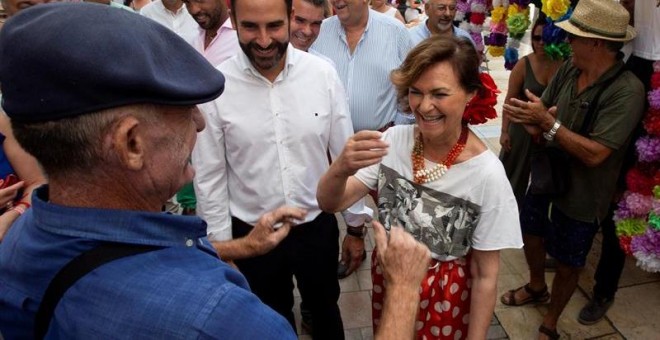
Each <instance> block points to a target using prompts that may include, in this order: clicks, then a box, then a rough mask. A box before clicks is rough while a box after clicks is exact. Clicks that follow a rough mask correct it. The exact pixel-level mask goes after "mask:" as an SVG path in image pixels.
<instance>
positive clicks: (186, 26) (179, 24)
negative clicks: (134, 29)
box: [140, 0, 199, 41]
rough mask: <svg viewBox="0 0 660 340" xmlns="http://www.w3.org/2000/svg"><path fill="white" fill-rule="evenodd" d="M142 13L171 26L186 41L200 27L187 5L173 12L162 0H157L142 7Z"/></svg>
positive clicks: (168, 26)
mask: <svg viewBox="0 0 660 340" xmlns="http://www.w3.org/2000/svg"><path fill="white" fill-rule="evenodd" d="M140 14H141V15H142V16H144V17H147V18H149V19H151V20H153V21H155V22H157V23H159V24H161V25H163V26H165V27H167V28H169V29H170V30H172V31H173V32H174V33H176V34H177V35H178V36H180V37H181V38H183V39H184V40H186V41H190V39H192V37H193V36H194V35H195V34H196V33H197V28H198V27H199V25H197V22H196V21H195V19H193V17H192V16H191V15H190V13H188V9H187V8H186V6H185V5H182V6H181V8H179V9H178V10H176V12H172V11H170V10H169V9H167V8H165V5H163V1H162V0H155V1H152V2H150V3H149V4H147V5H146V6H144V7H142V9H141V10H140Z"/></svg>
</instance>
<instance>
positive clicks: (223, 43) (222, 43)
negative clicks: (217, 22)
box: [190, 19, 240, 67]
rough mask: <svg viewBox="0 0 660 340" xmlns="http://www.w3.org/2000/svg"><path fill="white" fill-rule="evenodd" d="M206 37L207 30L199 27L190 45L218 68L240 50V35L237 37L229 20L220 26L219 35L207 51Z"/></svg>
mask: <svg viewBox="0 0 660 340" xmlns="http://www.w3.org/2000/svg"><path fill="white" fill-rule="evenodd" d="M205 36H206V30H204V29H203V28H201V27H199V26H197V34H196V35H195V36H194V37H193V38H192V40H191V41H190V44H191V45H192V47H194V48H195V49H196V50H197V51H198V52H199V53H201V54H202V55H203V56H204V58H206V60H208V61H209V63H211V65H213V66H216V67H217V66H218V65H220V63H222V62H223V61H225V60H227V59H229V58H231V57H233V56H234V55H236V52H238V49H239V48H240V47H239V46H238V35H236V31H235V30H234V28H233V27H232V26H231V20H229V19H227V20H226V21H225V22H224V23H223V24H222V26H220V29H218V35H216V36H215V38H213V40H212V41H211V43H210V44H209V46H207V47H206V49H204V38H205Z"/></svg>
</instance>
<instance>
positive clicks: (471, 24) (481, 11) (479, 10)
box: [454, 0, 486, 54]
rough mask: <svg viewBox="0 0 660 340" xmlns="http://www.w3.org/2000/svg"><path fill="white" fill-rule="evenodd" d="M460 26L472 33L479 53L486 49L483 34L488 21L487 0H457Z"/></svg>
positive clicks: (456, 18)
mask: <svg viewBox="0 0 660 340" xmlns="http://www.w3.org/2000/svg"><path fill="white" fill-rule="evenodd" d="M454 20H455V21H458V22H459V23H458V27H459V28H461V29H463V30H465V31H466V32H468V33H470V37H471V38H472V41H474V46H475V48H476V49H477V53H479V54H482V53H483V51H484V39H483V38H482V36H481V32H482V31H483V24H484V21H486V0H457V1H456V15H455V16H454Z"/></svg>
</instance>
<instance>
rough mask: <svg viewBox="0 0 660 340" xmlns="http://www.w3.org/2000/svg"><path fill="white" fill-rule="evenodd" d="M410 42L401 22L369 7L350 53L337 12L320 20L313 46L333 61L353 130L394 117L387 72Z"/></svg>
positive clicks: (394, 103)
mask: <svg viewBox="0 0 660 340" xmlns="http://www.w3.org/2000/svg"><path fill="white" fill-rule="evenodd" d="M412 46H413V45H412V40H410V35H409V34H408V31H407V30H406V27H405V26H404V25H403V24H402V23H401V22H399V21H397V20H395V19H393V18H391V17H388V16H385V15H384V14H381V13H378V12H375V11H373V10H369V20H368V22H367V27H366V29H365V31H364V33H363V34H362V38H360V41H359V42H358V44H357V46H356V47H355V50H354V51H353V54H352V55H351V52H350V49H349V47H348V42H347V40H346V32H345V31H344V29H343V28H342V26H341V23H340V22H339V19H338V18H337V16H333V17H330V18H328V19H325V20H324V21H323V25H321V32H320V33H319V37H318V39H316V42H314V45H312V49H314V50H315V51H316V52H319V53H321V54H323V55H325V56H326V57H328V58H330V59H331V60H332V61H333V62H334V63H335V66H336V67H337V72H338V73H339V77H340V78H341V81H342V83H343V84H344V87H345V88H346V92H347V95H348V103H349V108H350V110H351V117H352V119H353V128H354V129H355V131H360V130H377V129H379V128H381V127H383V126H385V125H387V124H388V123H389V122H392V121H394V119H395V117H396V115H397V111H398V105H397V100H396V92H395V90H394V87H393V86H392V83H391V82H390V72H391V71H392V70H393V69H395V68H397V67H399V66H400V65H401V63H402V62H403V60H404V59H405V57H406V54H408V51H409V50H410V49H411V48H412Z"/></svg>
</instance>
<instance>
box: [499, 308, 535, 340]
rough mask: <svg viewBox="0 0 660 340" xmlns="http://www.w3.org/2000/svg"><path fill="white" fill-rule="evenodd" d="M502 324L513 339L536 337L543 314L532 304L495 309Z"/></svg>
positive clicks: (523, 339) (524, 339)
mask: <svg viewBox="0 0 660 340" xmlns="http://www.w3.org/2000/svg"><path fill="white" fill-rule="evenodd" d="M495 315H497V319H498V320H500V325H501V326H502V327H503V328H504V329H505V330H506V334H507V335H508V336H509V338H510V339H513V340H518V339H521V340H526V339H536V336H537V335H538V332H537V329H538V325H540V324H541V321H542V320H543V316H542V315H541V313H540V312H539V310H538V309H536V308H534V307H532V306H524V307H507V308H499V309H498V308H497V307H496V310H495Z"/></svg>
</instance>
